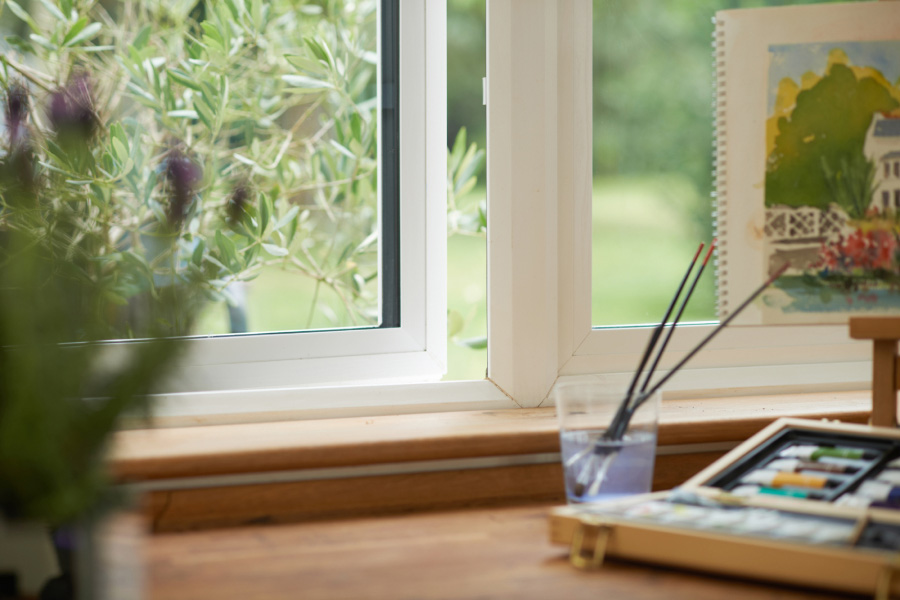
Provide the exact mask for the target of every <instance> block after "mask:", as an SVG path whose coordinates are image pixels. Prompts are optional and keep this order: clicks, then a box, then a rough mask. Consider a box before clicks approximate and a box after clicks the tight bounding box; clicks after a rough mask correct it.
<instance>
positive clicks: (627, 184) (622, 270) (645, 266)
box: [592, 0, 808, 326]
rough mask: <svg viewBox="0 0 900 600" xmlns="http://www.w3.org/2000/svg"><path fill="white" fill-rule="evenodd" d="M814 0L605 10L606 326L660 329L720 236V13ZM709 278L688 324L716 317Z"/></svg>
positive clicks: (599, 21)
mask: <svg viewBox="0 0 900 600" xmlns="http://www.w3.org/2000/svg"><path fill="white" fill-rule="evenodd" d="M805 3H808V2H802V1H799V2H797V1H795V2H791V1H779V0H771V1H769V2H765V1H761V0H679V1H673V2H656V1H653V0H596V1H595V2H594V38H593V44H594V58H593V65H594V107H593V110H594V148H593V151H594V186H593V189H594V198H593V248H592V256H593V267H592V270H593V272H592V322H593V323H594V325H595V326H606V325H625V324H640V323H654V322H658V321H659V319H661V318H662V315H663V313H664V312H665V309H666V307H667V306H668V304H669V302H670V301H671V297H672V295H673V294H674V292H675V290H676V288H677V286H678V283H679V282H680V280H681V278H682V277H683V276H684V272H685V270H686V269H687V266H688V264H689V262H690V260H691V258H692V257H693V255H694V252H695V251H696V249H697V246H698V245H699V244H700V242H706V243H709V241H710V239H711V238H712V235H713V222H712V211H713V205H712V201H711V196H710V192H711V187H712V177H711V170H712V150H713V146H712V133H713V130H712V117H713V109H712V85H713V80H712V76H713V69H712V48H711V42H712V33H713V23H712V17H713V16H714V14H715V12H716V11H717V10H724V9H732V8H749V7H754V6H764V5H769V6H775V5H782V4H805ZM707 271H708V272H707V273H705V274H704V276H703V280H702V281H701V283H700V285H699V286H698V288H697V291H696V292H695V293H694V295H693V297H692V299H691V303H690V304H689V306H688V308H687V311H686V312H685V315H684V316H683V317H682V320H685V321H710V320H714V319H715V318H716V290H715V278H714V276H713V269H712V268H708V269H707Z"/></svg>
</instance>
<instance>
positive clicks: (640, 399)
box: [575, 241, 790, 496]
mask: <svg viewBox="0 0 900 600" xmlns="http://www.w3.org/2000/svg"><path fill="white" fill-rule="evenodd" d="M714 245H715V241H713V246H714ZM711 251H712V247H711V248H710V252H711ZM708 260H709V254H707V257H706V259H704V262H703V265H701V270H700V272H702V269H703V267H704V266H705V265H706V262H707V261H708ZM789 267H790V265H789V264H784V265H783V266H782V267H781V268H780V269H778V270H777V271H776V272H775V273H774V274H773V275H772V276H770V277H769V278H768V279H767V280H766V281H765V282H764V283H763V284H762V285H760V286H759V287H758V288H757V289H756V290H755V291H754V292H753V293H752V294H750V296H749V297H748V298H747V299H746V300H744V301H743V302H742V303H741V304H740V305H739V306H738V307H737V308H736V309H735V310H734V311H732V312H731V314H729V315H728V317H726V318H725V320H724V321H722V322H721V323H719V325H717V326H716V327H715V328H714V329H713V330H712V331H711V332H710V333H709V335H707V336H706V337H705V338H703V340H702V341H701V342H700V343H699V344H697V345H696V346H695V347H694V348H693V349H692V350H691V351H690V352H688V353H687V354H686V355H685V356H684V358H682V359H681V360H680V361H679V362H678V363H677V364H676V365H675V366H674V367H672V369H670V370H669V372H668V373H666V375H664V376H663V377H662V379H660V380H659V381H658V382H657V383H656V384H655V385H653V387H651V388H650V389H648V390H644V389H643V388H644V387H645V386H642V391H641V392H640V393H639V394H638V395H637V396H636V397H635V398H634V401H633V402H632V401H631V400H632V398H631V397H630V396H629V395H626V397H625V398H623V399H622V403H621V404H620V405H619V409H618V410H617V411H616V415H615V416H614V417H613V420H612V422H610V426H609V428H608V429H607V430H606V431H605V432H604V433H603V435H602V436H601V437H600V440H603V441H607V442H608V441H617V440H621V439H622V438H623V437H624V435H625V431H626V430H627V428H628V423H629V422H630V421H631V418H632V417H633V416H634V414H635V412H637V410H638V408H640V406H641V405H642V404H643V403H644V402H646V401H647V400H648V399H649V398H651V397H652V396H653V394H655V393H656V392H657V390H659V389H660V388H661V387H662V386H663V385H665V383H666V382H667V381H668V380H669V379H671V378H672V376H674V375H675V374H676V373H677V372H678V371H679V370H681V368H682V367H684V365H685V364H687V362H688V361H689V360H690V359H691V358H693V357H694V355H696V354H697V353H698V352H699V351H700V350H701V349H702V348H703V347H704V346H706V344H708V343H709V342H710V341H711V340H712V339H713V338H714V337H715V336H716V335H718V333H719V332H720V331H722V330H723V329H724V328H725V327H727V326H728V324H729V323H731V321H733V320H734V319H735V318H736V317H737V316H738V315H739V314H740V313H741V311H743V310H744V309H745V308H746V307H747V306H749V305H750V303H751V302H753V300H754V299H756V297H757V296H759V294H761V293H762V292H763V291H764V290H765V289H766V288H768V287H769V286H770V285H771V284H772V283H773V282H774V281H775V280H776V279H778V278H779V277H780V276H781V275H782V274H783V273H784V272H785V271H786V270H787V269H788V268H789ZM697 279H699V272H698V276H697V277H695V279H694V283H693V284H692V285H691V288H690V289H689V290H688V294H687V295H686V297H685V301H684V302H683V303H682V309H681V310H679V316H680V313H681V312H682V310H683V308H684V304H685V303H686V301H687V299H688V298H690V295H691V294H692V293H693V291H694V287H695V285H696V282H697ZM679 294H680V289H679ZM676 318H677V317H676ZM674 327H675V323H674V322H673V324H672V328H673V329H674ZM669 335H670V336H671V331H670V334H669ZM667 342H668V337H667V339H666V341H665V342H664V345H663V347H662V348H661V350H660V352H659V354H658V355H657V359H656V360H654V362H653V366H652V367H651V369H650V371H648V373H647V378H646V379H645V382H644V383H645V385H646V384H647V382H649V380H650V378H651V377H652V375H653V372H654V370H655V368H656V365H657V364H658V362H659V357H660V356H661V354H662V350H664V349H665V344H666V343H667ZM650 347H651V346H649V345H648V348H650ZM642 362H644V361H643V359H642ZM594 448H595V449H599V448H600V445H599V444H595V445H594ZM617 454H618V449H610V450H608V452H607V454H606V455H605V457H604V458H603V462H602V463H601V464H600V466H599V467H598V468H597V471H596V474H595V476H594V479H593V481H592V482H591V484H590V486H585V482H584V480H585V479H586V478H587V477H588V475H589V472H590V469H589V468H588V465H590V466H591V467H592V466H593V463H594V462H595V460H596V459H595V456H596V452H594V453H592V455H591V457H590V460H588V461H587V464H586V465H585V467H584V468H582V470H581V472H579V474H578V477H577V478H576V486H575V493H576V494H577V495H579V496H581V495H583V493H584V491H585V487H587V494H588V496H591V495H595V494H596V493H597V492H598V491H599V489H600V485H601V484H602V483H603V479H604V478H605V477H606V472H607V471H608V470H609V468H610V466H611V464H612V460H613V458H615V456H616V455H617Z"/></svg>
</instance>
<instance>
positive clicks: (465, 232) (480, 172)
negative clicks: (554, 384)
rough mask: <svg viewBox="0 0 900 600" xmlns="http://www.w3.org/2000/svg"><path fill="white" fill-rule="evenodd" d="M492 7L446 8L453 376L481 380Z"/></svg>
mask: <svg viewBox="0 0 900 600" xmlns="http://www.w3.org/2000/svg"><path fill="white" fill-rule="evenodd" d="M485 9H486V6H485V2H484V0H448V2H447V45H448V48H447V119H448V122H447V135H448V140H447V144H448V147H449V149H450V158H449V164H448V184H449V193H448V214H447V224H448V232H447V235H448V238H447V307H448V332H447V333H448V336H447V338H448V341H447V343H448V349H447V361H448V369H447V375H446V377H445V379H453V380H459V379H482V378H484V375H485V369H486V368H487V349H486V348H487V246H486V237H485V228H486V226H487V216H486V215H487V201H486V196H487V193H486V182H485V177H484V176H485V169H484V167H485V164H484V149H485V138H486V131H485V129H486V122H485V108H484V104H483V102H482V78H483V77H484V76H485V68H486V66H485V43H486V28H485V25H486V24H485Z"/></svg>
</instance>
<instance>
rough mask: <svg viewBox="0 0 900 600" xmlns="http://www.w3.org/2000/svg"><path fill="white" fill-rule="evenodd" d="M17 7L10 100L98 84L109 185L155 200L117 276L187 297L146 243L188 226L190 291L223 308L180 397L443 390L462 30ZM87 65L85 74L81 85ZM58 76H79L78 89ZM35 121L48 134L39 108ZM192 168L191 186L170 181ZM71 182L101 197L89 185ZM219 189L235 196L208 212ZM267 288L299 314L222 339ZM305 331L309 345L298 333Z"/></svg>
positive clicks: (324, 18)
mask: <svg viewBox="0 0 900 600" xmlns="http://www.w3.org/2000/svg"><path fill="white" fill-rule="evenodd" d="M5 6H9V7H10V9H11V11H12V12H7V14H6V15H4V17H7V19H4V23H5V22H6V21H7V20H11V21H13V24H12V27H13V28H14V29H15V32H19V31H21V35H20V36H10V37H8V38H7V42H8V43H11V44H14V45H15V46H14V47H13V48H11V49H10V51H9V52H8V53H7V52H5V53H4V54H5V56H4V61H3V65H2V67H3V69H2V70H3V72H2V77H3V82H4V84H6V83H9V82H12V81H16V80H17V79H21V80H23V81H26V80H27V81H28V82H29V84H34V86H35V88H36V89H40V90H45V91H46V93H47V94H50V95H51V96H53V95H54V94H56V91H55V90H54V88H53V84H52V82H53V81H55V80H62V81H68V82H69V83H67V84H66V86H68V87H72V86H74V85H75V84H74V83H72V82H78V85H82V87H83V88H85V89H87V90H88V92H86V94H87V96H86V97H87V98H88V100H87V101H86V102H87V103H91V102H92V96H93V97H96V98H97V103H96V104H93V106H100V105H101V103H102V105H103V109H104V111H103V112H102V113H101V114H102V116H103V117H107V116H109V117H110V121H109V123H108V124H106V125H107V128H106V129H105V130H104V131H103V135H104V136H106V134H107V133H108V139H106V137H105V138H104V141H105V142H108V143H109V148H110V151H109V152H108V153H107V154H106V155H104V160H106V161H107V163H104V165H103V166H104V168H105V169H106V171H107V172H108V173H110V177H111V178H112V179H113V180H116V181H123V182H125V183H126V184H127V185H131V186H133V187H135V190H134V193H133V194H131V195H130V196H128V197H127V200H125V201H122V200H119V199H117V201H116V202H115V203H114V204H115V206H117V207H118V208H117V209H114V210H118V211H119V212H124V211H126V210H127V209H128V208H130V207H131V205H132V204H135V205H138V206H139V211H140V212H137V209H136V211H135V213H134V214H133V215H132V214H129V215H126V218H125V219H123V221H122V223H125V224H133V226H134V231H133V232H128V231H126V235H123V236H122V238H123V239H128V240H137V241H136V242H135V243H134V245H131V246H128V247H121V248H120V247H118V246H115V247H113V248H112V249H111V250H112V251H111V252H110V253H109V256H110V258H107V260H118V258H116V257H120V256H125V255H127V256H128V257H130V258H131V259H134V260H138V261H143V267H144V272H147V273H148V278H149V279H148V281H149V282H150V285H156V286H160V285H165V281H166V279H165V278H166V277H169V278H170V279H169V280H168V281H170V282H171V280H172V279H171V278H173V277H179V276H180V275H179V274H177V273H176V274H174V275H173V274H166V273H162V274H159V273H156V272H155V271H154V269H155V268H156V266H157V262H154V255H153V254H152V252H150V251H145V250H144V247H147V246H149V245H150V241H148V240H149V237H150V236H149V235H145V234H146V232H147V231H148V230H151V229H152V232H156V231H162V228H163V227H164V226H168V227H169V229H171V230H173V231H177V233H175V234H173V235H177V236H178V248H179V250H178V251H177V252H179V254H177V256H174V258H173V261H172V264H173V265H174V266H173V267H172V268H171V271H172V273H175V269H181V268H182V267H184V269H185V270H187V269H193V271H194V272H195V274H198V277H200V276H202V277H205V278H206V280H205V282H206V283H209V286H208V291H209V293H210V294H211V295H213V296H215V298H217V299H219V300H222V302H220V303H219V306H220V308H221V309H222V310H221V311H220V313H219V314H218V315H209V314H207V315H206V318H203V319H201V323H200V329H199V331H198V333H201V334H204V335H206V337H195V338H192V339H191V340H190V341H189V342H188V344H189V353H188V354H187V356H186V358H185V360H184V361H183V364H182V366H183V368H182V370H181V373H180V374H179V376H178V377H177V378H176V379H173V381H172V382H171V385H172V386H173V387H172V389H174V390H177V391H197V390H202V391H209V390H234V389H246V388H250V389H253V388H283V387H287V386H297V385H304V384H310V383H315V384H317V385H323V384H328V383H346V382H352V381H357V382H358V381H366V380H375V379H385V380H390V379H392V378H393V379H395V380H404V381H409V380H412V381H422V380H434V379H437V378H439V377H440V374H441V373H442V371H443V369H444V361H445V359H444V356H445V354H446V350H445V348H444V344H443V340H444V339H445V333H444V330H445V326H444V324H445V322H446V316H445V314H444V312H445V311H444V309H443V308H442V306H443V304H444V300H443V297H444V293H443V289H444V283H443V279H444V278H443V268H442V262H443V261H442V260H441V256H442V255H443V253H444V252H445V250H444V240H443V239H442V237H441V236H439V235H435V233H436V232H440V231H442V229H443V222H444V215H443V211H441V210H440V206H441V203H442V201H443V197H442V195H441V193H440V187H441V184H442V183H443V181H444V179H445V175H444V172H445V168H446V167H445V164H444V161H443V156H444V135H443V129H442V127H441V126H440V125H438V124H439V123H442V122H443V121H444V118H443V114H444V110H445V109H444V106H445V103H444V98H443V90H444V89H445V82H444V76H443V73H444V72H445V68H444V66H443V64H444V58H445V54H446V51H445V49H444V48H443V41H444V35H443V31H442V24H443V16H442V15H436V14H432V12H431V11H430V10H429V11H426V9H425V7H424V6H423V5H421V4H415V3H411V2H403V3H400V2H399V1H398V0H383V1H381V0H363V1H360V2H337V3H324V4H323V3H316V2H311V3H306V4H303V5H298V4H297V3H294V2H290V1H287V0H286V1H283V2H268V3H264V2H261V1H259V0H248V1H247V2H243V1H241V2H224V3H213V4H209V3H205V2H198V3H188V4H187V5H185V4H184V3H181V4H175V5H170V4H169V3H159V2H137V3H110V5H109V6H106V5H104V7H99V5H98V7H95V9H94V10H91V7H90V6H86V5H85V6H83V5H81V4H79V3H72V2H71V1H67V0H61V1H60V2H52V1H51V2H43V3H40V5H39V4H38V3H34V7H32V8H34V10H35V16H36V18H34V19H32V18H31V17H30V16H29V15H28V13H27V12H26V10H25V9H22V8H21V7H20V6H19V5H18V4H15V5H14V4H13V3H10V4H7V5H5ZM38 23H40V24H38ZM148 23H149V24H148ZM160 23H170V25H168V27H171V29H165V27H167V26H165V25H159V24H160ZM176 24H177V25H176ZM29 30H30V31H29ZM401 48H402V56H401V53H400V49H401ZM22 56H28V57H31V58H34V57H40V58H46V59H47V60H46V61H45V62H43V63H42V62H41V61H40V60H32V59H31V58H29V59H28V60H23V59H21V57H22ZM56 56H64V57H65V58H66V60H65V61H62V62H54V57H56ZM26 62H27V63H29V64H31V66H25V63H26ZM60 64H61V65H62V66H59V65H60ZM69 64H78V65H80V66H79V67H78V68H77V69H75V68H73V69H72V70H71V72H70V71H68V70H65V69H67V66H66V65H69ZM35 65H36V66H37V68H36V67H35ZM273 65H276V67H274V68H273ZM44 67H47V68H50V69H52V68H58V69H60V74H59V77H56V75H57V74H56V73H55V72H54V73H53V76H49V75H45V74H44V73H43V72H42V71H41V70H40V69H41V68H44ZM115 74H118V78H117V76H115ZM68 87H67V88H66V89H64V90H63V93H64V94H65V95H66V96H65V97H67V98H68V97H71V96H72V93H70V90H69V89H68ZM33 115H34V119H35V120H36V123H37V124H38V125H41V126H43V125H46V124H45V123H42V122H41V121H42V117H43V115H42V114H41V113H40V111H39V110H38V108H37V107H35V110H34V111H33ZM50 118H51V119H52V118H53V114H52V113H51V114H50ZM426 123H427V124H428V126H427V129H426ZM170 167H172V168H170ZM176 167H177V168H176ZM181 167H184V168H183V169H181V170H182V171H185V177H184V178H183V179H186V180H190V181H187V183H185V182H180V183H179V182H174V181H169V179H170V177H169V172H170V171H177V170H178V169H179V168H181ZM70 179H71V180H73V181H72V183H71V185H73V186H79V185H80V186H81V187H82V188H85V189H87V187H88V186H85V185H84V182H83V181H81V182H79V181H77V180H78V179H82V178H74V177H70ZM273 180H274V183H271V182H272V181H273ZM262 181H264V182H266V183H265V185H263V184H261V183H260V182H262ZM179 185H181V187H182V188H184V190H185V192H184V193H183V194H181V195H182V196H184V202H182V203H181V205H179V206H177V207H176V205H175V203H174V201H168V200H169V199H168V198H167V197H166V194H167V193H168V192H171V191H172V190H173V189H176V188H177V189H181V188H178V186H179ZM111 189H112V191H111V192H110V194H119V193H120V190H118V189H115V188H111ZM93 190H94V188H93V187H91V188H90V191H91V192H92V191H93ZM210 190H215V191H216V192H217V193H218V194H217V196H216V198H215V199H214V201H213V202H209V203H207V202H206V198H205V196H204V195H203V194H204V193H205V192H207V191H210ZM231 190H234V191H233V192H231ZM128 191H129V190H125V191H124V192H121V194H122V197H125V196H126V192H128ZM229 192H231V193H229ZM85 193H86V196H87V195H89V192H87V191H86V192H85ZM173 194H174V192H173ZM209 195H210V196H211V195H212V194H211V193H210V194H209ZM239 195H241V196H242V200H241V201H240V204H238V200H235V198H237V197H238V196H239ZM248 196H250V197H249V199H248ZM255 196H256V197H255ZM173 197H174V196H173ZM257 197H258V199H257ZM201 199H202V200H201ZM379 200H380V201H379ZM257 202H258V204H257ZM198 204H199V205H200V206H198ZM176 208H177V209H178V210H176ZM232 208H234V209H235V210H234V212H235V214H234V215H232V214H231V209H232ZM213 212H215V213H216V214H215V215H212V213H213ZM173 215H176V216H175V218H173ZM145 221H149V222H150V223H151V224H152V227H149V226H146V225H145V224H144V223H145ZM401 222H402V223H403V229H402V230H400V228H399V224H400V223H401ZM119 225H120V227H119V228H120V229H122V226H121V224H119ZM166 231H169V230H168V229H167V230H166ZM152 232H151V233H152ZM115 243H118V241H116V242H115ZM129 243H130V242H129ZM401 248H402V250H403V252H402V253H401V252H400V249H401ZM426 260H427V262H428V264H429V268H428V269H427V270H426V268H425V266H426ZM163 262H164V261H163ZM270 264H273V265H277V266H281V265H285V266H287V268H288V270H290V269H294V271H295V272H297V273H299V274H300V275H303V274H306V275H311V277H308V278H307V279H308V280H309V281H310V282H311V283H310V284H309V285H306V286H305V289H299V290H298V287H297V286H295V285H293V283H291V284H289V285H288V286H287V287H279V285H280V284H278V283H277V281H276V283H275V284H274V286H273V284H271V281H272V280H285V279H287V277H283V276H281V275H280V274H279V270H276V269H270V268H268V265H270ZM212 271H215V274H214V275H210V272H212ZM151 272H152V274H151ZM179 273H180V271H179ZM257 275H259V279H257V280H255V281H254V282H253V283H249V284H245V283H244V282H245V281H249V280H251V279H253V278H254V277H255V276H257ZM161 277H162V279H160V278H161ZM295 279H302V277H299V278H295ZM267 280H268V281H267ZM161 281H162V282H163V283H160V282H161ZM260 282H262V283H260ZM247 285H249V286H254V287H251V292H250V294H251V295H252V294H253V293H255V292H256V291H258V290H263V291H264V290H266V289H269V290H270V295H277V296H280V299H279V302H278V306H275V307H274V308H273V307H272V305H266V306H264V307H263V308H262V309H253V307H252V306H251V307H250V308H251V309H253V310H250V311H249V313H250V317H251V319H250V325H249V331H250V332H251V333H253V334H254V335H224V336H212V335H207V334H219V333H234V334H240V333H241V332H243V331H244V326H243V325H242V322H245V321H246V318H244V317H246V312H247V311H242V309H244V308H245V307H244V306H242V302H241V301H240V297H241V296H242V295H243V292H244V290H245V289H246V287H247ZM132 287H134V286H132ZM301 287H304V286H301ZM123 289H124V288H123ZM328 294H330V298H325V296H326V295H328ZM304 296H305V298H304ZM304 300H305V301H304ZM226 301H227V302H226ZM123 302H124V303H129V302H130V298H128V297H126V296H125V295H123ZM226 303H227V305H228V308H229V309H230V310H229V311H228V312H229V313H231V314H230V315H229V316H230V319H229V318H228V316H226V313H225V311H224V308H225V306H226ZM250 303H251V305H252V303H253V299H252V298H251V300H250ZM241 312H244V314H243V315H242V314H240V313H241ZM279 312H287V313H289V315H290V316H289V317H288V321H279V320H278V319H277V314H278V313H279ZM273 316H275V317H276V318H269V317H273ZM256 317H259V320H260V322H259V323H254V322H253V321H254V318H256ZM266 318H268V321H267V320H266ZM229 320H230V323H228V322H227V321H229ZM126 329H132V327H131V323H130V322H129V323H127V325H126ZM300 330H307V331H305V332H303V333H293V332H295V331H300Z"/></svg>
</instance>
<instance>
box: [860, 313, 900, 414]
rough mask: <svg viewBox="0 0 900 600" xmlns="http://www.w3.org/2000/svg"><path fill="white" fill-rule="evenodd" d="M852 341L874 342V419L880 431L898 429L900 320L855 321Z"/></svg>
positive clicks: (865, 318) (881, 318) (865, 319)
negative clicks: (898, 345)
mask: <svg viewBox="0 0 900 600" xmlns="http://www.w3.org/2000/svg"><path fill="white" fill-rule="evenodd" d="M850 337H851V338H853V339H855V340H872V344H873V352H872V418H871V419H870V424H871V425H875V426H878V427H897V390H898V389H900V355H898V353H897V342H898V340H900V317H852V318H851V319H850Z"/></svg>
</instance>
